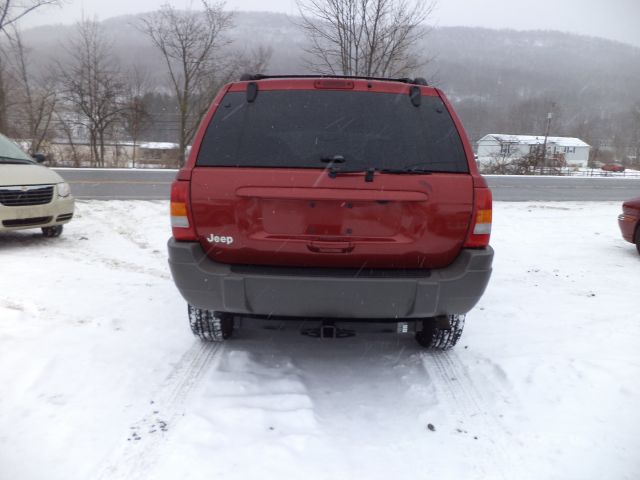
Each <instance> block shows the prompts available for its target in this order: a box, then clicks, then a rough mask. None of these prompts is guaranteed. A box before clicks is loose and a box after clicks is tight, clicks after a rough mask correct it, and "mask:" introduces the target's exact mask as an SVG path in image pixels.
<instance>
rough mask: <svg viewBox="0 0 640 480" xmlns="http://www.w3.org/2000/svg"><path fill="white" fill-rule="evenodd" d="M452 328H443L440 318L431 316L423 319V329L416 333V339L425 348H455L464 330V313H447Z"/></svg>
mask: <svg viewBox="0 0 640 480" xmlns="http://www.w3.org/2000/svg"><path fill="white" fill-rule="evenodd" d="M447 317H448V319H449V323H450V325H451V328H442V327H439V326H438V324H439V323H442V322H440V319H438V318H435V317H431V318H425V319H424V320H423V321H422V331H420V332H418V333H416V341H417V342H418V343H419V344H420V345H422V346H423V347H424V348H430V349H433V350H449V349H450V348H453V347H454V346H455V345H456V343H458V340H460V337H461V336H462V331H463V330H464V317H465V316H464V315H447Z"/></svg>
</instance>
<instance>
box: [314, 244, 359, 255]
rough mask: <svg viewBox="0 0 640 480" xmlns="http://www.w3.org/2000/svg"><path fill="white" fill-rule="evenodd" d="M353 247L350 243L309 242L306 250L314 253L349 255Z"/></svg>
mask: <svg viewBox="0 0 640 480" xmlns="http://www.w3.org/2000/svg"><path fill="white" fill-rule="evenodd" d="M354 247H355V245H354V244H353V243H351V242H310V243H308V244H307V248H308V249H309V250H311V251H312V252H315V253H349V252H351V251H352V250H353V249H354Z"/></svg>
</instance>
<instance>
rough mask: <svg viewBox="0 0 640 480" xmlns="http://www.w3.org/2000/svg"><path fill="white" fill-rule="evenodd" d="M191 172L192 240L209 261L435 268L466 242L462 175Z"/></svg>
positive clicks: (467, 179) (467, 198)
mask: <svg viewBox="0 0 640 480" xmlns="http://www.w3.org/2000/svg"><path fill="white" fill-rule="evenodd" d="M364 177H365V174H364V173H345V174H341V175H339V176H337V177H336V178H330V177H329V176H328V175H327V173H326V171H323V170H321V169H287V168H270V169H263V168H231V167H196V168H195V169H194V170H193V174H192V177H191V208H192V214H193V217H194V223H195V225H196V233H197V235H198V240H199V242H200V244H201V245H202V247H203V248H204V249H205V251H206V252H207V254H208V256H209V257H210V258H211V259H212V260H214V261H217V262H222V263H238V264H255V265H278V266H306V267H342V268H403V269H430V268H441V267H444V266H446V265H448V264H449V263H451V262H452V261H453V259H454V258H455V257H456V256H457V254H458V252H459V251H460V249H461V247H462V244H463V242H464V240H465V238H466V235H467V230H468V228H469V224H470V221H471V215H472V205H473V186H472V177H471V175H469V174H465V173H432V174H426V175H415V174H410V175H406V174H381V173H376V174H375V177H374V180H373V182H365V179H364Z"/></svg>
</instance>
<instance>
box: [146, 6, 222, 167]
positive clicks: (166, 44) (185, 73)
mask: <svg viewBox="0 0 640 480" xmlns="http://www.w3.org/2000/svg"><path fill="white" fill-rule="evenodd" d="M202 7H203V11H194V10H185V11H180V10H177V9H175V8H174V7H172V6H171V5H169V4H165V5H163V6H162V7H161V8H160V10H159V11H157V12H153V13H151V14H149V15H147V16H146V17H145V18H143V19H142V22H141V24H140V26H139V28H140V30H141V31H142V32H144V33H145V34H147V35H148V36H149V38H151V40H152V42H153V44H154V45H155V46H156V47H157V48H158V50H160V53H161V54H162V57H163V58H164V60H165V63H166V68H167V71H168V74H169V80H170V83H171V87H172V89H173V90H174V92H175V95H176V98H177V103H178V118H179V131H178V133H179V135H178V137H179V138H178V144H179V158H178V162H179V164H180V165H181V164H182V163H184V155H185V150H186V147H187V145H189V143H190V142H191V140H192V139H193V136H194V134H195V131H196V129H197V127H198V124H199V122H200V119H201V117H202V115H203V114H204V112H205V111H206V110H207V108H208V106H209V104H210V102H211V99H212V97H213V95H214V94H215V92H216V90H217V88H214V86H215V85H216V84H218V85H219V84H220V83H222V81H223V79H222V77H225V75H226V73H227V72H228V68H226V65H224V64H223V63H222V62H221V61H220V59H219V58H218V54H219V53H220V50H221V48H222V47H224V46H225V45H228V43H229V41H228V40H226V39H225V37H224V33H225V31H226V30H228V29H229V28H230V27H231V13H229V12H225V11H224V10H223V7H224V3H211V2H209V1H208V0H202Z"/></svg>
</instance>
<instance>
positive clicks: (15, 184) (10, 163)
mask: <svg viewBox="0 0 640 480" xmlns="http://www.w3.org/2000/svg"><path fill="white" fill-rule="evenodd" d="M37 157H38V160H35V159H33V158H31V157H30V156H29V155H27V154H26V153H24V152H23V151H22V150H21V149H20V148H19V147H18V146H17V145H16V144H15V143H13V142H12V141H11V140H9V139H8V138H7V137H5V136H4V135H2V134H0V232H2V231H7V230H22V229H27V228H40V229H42V233H43V235H44V236H45V237H57V236H59V235H60V234H61V233H62V226H63V224H65V223H67V222H69V221H70V220H71V218H72V217H73V209H74V203H75V202H74V198H73V196H72V195H71V189H70V188H69V184H68V183H66V182H65V181H64V180H63V179H62V177H61V176H60V175H58V174H57V173H56V172H54V171H53V170H50V169H48V168H47V167H45V166H43V165H40V164H39V161H42V160H43V159H44V158H43V157H41V156H37Z"/></svg>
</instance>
